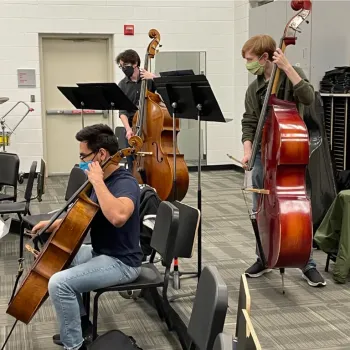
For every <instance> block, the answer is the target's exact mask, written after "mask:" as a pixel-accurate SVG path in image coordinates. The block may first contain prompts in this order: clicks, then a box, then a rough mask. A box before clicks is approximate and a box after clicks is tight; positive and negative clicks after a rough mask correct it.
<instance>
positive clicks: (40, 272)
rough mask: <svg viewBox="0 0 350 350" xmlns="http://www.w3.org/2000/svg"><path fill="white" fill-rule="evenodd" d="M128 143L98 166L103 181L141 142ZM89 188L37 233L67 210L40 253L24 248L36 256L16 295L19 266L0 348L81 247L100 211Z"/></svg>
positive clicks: (84, 187) (31, 314)
mask: <svg viewBox="0 0 350 350" xmlns="http://www.w3.org/2000/svg"><path fill="white" fill-rule="evenodd" d="M129 143H130V144H132V147H129V148H125V149H122V150H120V151H118V152H117V153H116V154H115V155H113V156H110V157H109V159H108V160H106V162H104V164H103V165H102V166H101V167H102V169H103V172H104V179H106V178H108V176H109V175H110V174H111V173H113V171H114V170H115V165H118V164H119V162H120V161H121V160H122V158H124V157H127V156H133V155H135V154H136V153H137V152H138V151H139V150H140V149H141V147H142V141H141V139H140V138H139V137H137V136H133V137H132V138H131V139H130V140H129ZM91 188H92V185H91V183H90V182H89V180H87V181H86V182H85V183H84V184H83V185H82V186H81V187H80V188H79V189H78V190H77V192H76V193H75V194H74V195H73V196H72V197H71V198H70V199H69V200H68V201H67V203H66V204H65V206H64V207H63V208H62V209H61V210H59V211H58V212H57V213H56V214H55V215H54V216H53V217H52V219H51V220H50V222H49V223H48V224H47V225H46V226H45V227H44V228H43V229H42V230H41V231H40V232H39V233H38V235H39V237H40V235H41V234H42V233H43V232H45V231H46V230H47V229H48V228H49V227H50V226H51V225H52V224H53V222H54V221H55V220H56V219H58V217H59V216H60V215H61V214H62V213H63V212H64V211H66V210H68V208H69V207H70V209H69V210H68V212H67V214H66V216H65V217H64V218H63V220H62V222H61V224H60V226H59V227H58V228H57V229H56V230H55V231H54V232H53V233H52V234H51V236H50V238H49V239H48V241H47V242H46V244H45V245H44V247H43V249H42V250H41V251H40V253H38V252H35V251H34V249H32V248H31V247H30V246H29V245H28V246H26V248H27V249H28V250H29V251H31V252H34V253H37V254H38V255H37V257H36V259H35V261H34V263H33V265H32V267H31V269H30V271H29V272H28V273H27V275H26V277H25V278H24V279H23V282H22V284H21V285H20V287H19V288H18V291H17V293H16V287H17V283H18V282H19V278H20V277H21V274H22V273H23V266H21V265H20V268H19V273H18V275H17V280H16V282H15V286H14V290H13V295H12V296H11V299H10V302H9V305H8V308H7V310H6V313H7V314H9V315H11V316H13V317H14V318H15V319H16V321H15V323H14V325H13V327H12V329H11V331H10V333H9V335H8V337H7V339H6V341H5V344H4V345H3V347H2V349H4V347H5V345H6V343H7V341H8V339H9V337H10V335H11V333H12V331H13V329H14V327H15V326H16V323H17V321H21V322H23V323H25V324H28V323H29V322H30V321H31V319H32V318H33V317H34V315H35V314H36V312H37V311H38V310H39V308H40V307H41V305H42V304H43V303H44V301H45V300H46V299H47V297H48V283H49V279H50V278H51V276H52V275H53V274H55V273H56V272H59V271H62V270H64V269H66V268H68V267H69V266H70V263H71V262H72V260H73V258H74V257H75V255H76V253H77V252H78V250H79V248H80V246H81V245H82V243H83V241H84V238H85V236H86V234H87V232H88V229H89V227H90V224H91V222H92V220H93V218H94V217H95V215H96V214H97V212H98V211H99V210H100V207H99V206H98V204H96V203H95V202H93V201H91V200H90V198H89V193H90V191H91ZM20 260H21V261H20V264H21V263H23V258H22V257H21V258H20Z"/></svg>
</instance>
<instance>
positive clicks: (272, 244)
mask: <svg viewBox="0 0 350 350" xmlns="http://www.w3.org/2000/svg"><path fill="white" fill-rule="evenodd" d="M261 151H262V154H261V157H262V163H263V169H264V189H267V190H269V191H270V194H269V195H264V196H261V199H260V207H259V209H258V214H257V222H258V227H259V232H260V237H261V241H262V247H263V251H264V254H265V258H266V262H267V267H268V268H288V267H289V268H302V267H304V266H305V265H306V264H307V262H308V260H309V257H310V253H311V249H312V237H313V235H312V211H311V203H310V199H309V198H308V195H307V189H306V168H307V165H308V163H309V135H308V130H307V128H306V125H305V123H304V121H303V120H302V119H301V117H300V115H299V113H298V111H297V108H296V106H295V104H294V103H290V102H286V101H281V100H277V99H274V98H272V106H271V108H270V111H269V114H268V116H267V120H266V122H265V125H264V130H263V137H262V150H261Z"/></svg>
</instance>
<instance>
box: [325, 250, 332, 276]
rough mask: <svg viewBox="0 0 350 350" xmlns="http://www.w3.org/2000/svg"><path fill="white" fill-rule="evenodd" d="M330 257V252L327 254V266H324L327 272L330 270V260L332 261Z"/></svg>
mask: <svg viewBox="0 0 350 350" xmlns="http://www.w3.org/2000/svg"><path fill="white" fill-rule="evenodd" d="M330 259H331V256H330V254H327V261H326V267H325V268H324V270H325V271H326V272H328V268H329V261H330Z"/></svg>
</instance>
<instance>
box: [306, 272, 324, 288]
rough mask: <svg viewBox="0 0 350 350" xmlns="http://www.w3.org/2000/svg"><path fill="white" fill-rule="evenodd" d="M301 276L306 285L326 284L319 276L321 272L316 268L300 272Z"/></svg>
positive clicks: (319, 285) (320, 285)
mask: <svg viewBox="0 0 350 350" xmlns="http://www.w3.org/2000/svg"><path fill="white" fill-rule="evenodd" d="M302 278H304V279H305V280H306V281H307V283H308V285H309V286H311V287H323V286H325V285H326V281H325V280H324V278H323V277H322V276H321V274H320V273H319V272H318V271H317V270H316V268H312V269H310V270H308V271H306V272H304V273H303V274H302Z"/></svg>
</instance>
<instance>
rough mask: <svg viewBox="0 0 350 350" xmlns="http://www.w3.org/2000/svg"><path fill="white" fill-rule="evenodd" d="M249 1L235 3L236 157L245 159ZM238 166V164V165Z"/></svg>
mask: <svg viewBox="0 0 350 350" xmlns="http://www.w3.org/2000/svg"><path fill="white" fill-rule="evenodd" d="M249 7H250V5H249V1H248V0H243V1H235V8H234V40H233V42H234V63H235V67H234V121H233V122H234V125H235V130H234V145H235V149H234V157H236V158H238V159H241V158H242V157H243V146H242V142H241V139H242V126H241V120H242V115H243V113H244V98H245V93H246V90H247V88H248V74H249V73H248V72H247V70H246V68H245V61H244V59H243V58H242V54H241V51H242V47H243V45H244V43H245V42H246V41H247V40H248V39H249V32H248V31H249ZM236 165H238V164H236Z"/></svg>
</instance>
